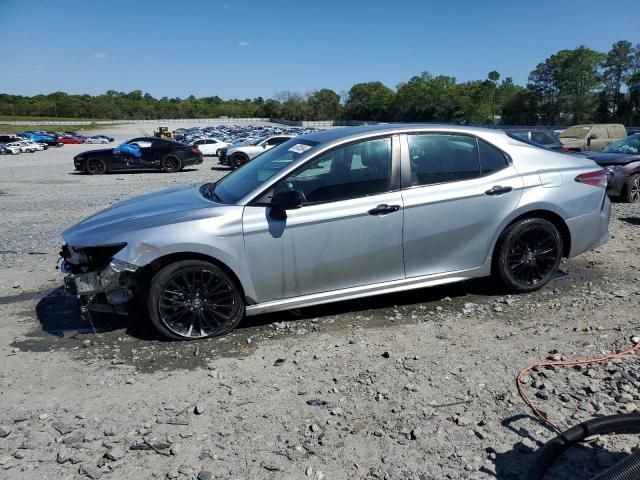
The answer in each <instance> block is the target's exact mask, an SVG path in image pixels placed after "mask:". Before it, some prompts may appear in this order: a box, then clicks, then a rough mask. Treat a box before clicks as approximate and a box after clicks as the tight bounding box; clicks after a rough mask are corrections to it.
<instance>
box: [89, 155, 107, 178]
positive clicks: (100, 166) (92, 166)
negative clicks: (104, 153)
mask: <svg viewBox="0 0 640 480" xmlns="http://www.w3.org/2000/svg"><path fill="white" fill-rule="evenodd" d="M84 169H85V171H86V172H87V173H88V174H89V175H103V174H105V173H107V164H106V163H104V160H102V159H100V158H95V157H91V158H88V159H87V161H86V163H85V167H84Z"/></svg>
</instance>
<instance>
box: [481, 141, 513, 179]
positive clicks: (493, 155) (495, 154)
mask: <svg viewBox="0 0 640 480" xmlns="http://www.w3.org/2000/svg"><path fill="white" fill-rule="evenodd" d="M478 144H479V145H480V169H481V171H482V175H489V174H490V173H493V172H497V171H498V170H502V169H503V168H505V167H506V166H507V165H509V162H508V161H507V157H506V156H505V155H504V153H502V152H501V151H500V150H498V149H497V148H495V147H493V146H491V145H489V144H488V143H487V142H485V141H484V140H480V139H478Z"/></svg>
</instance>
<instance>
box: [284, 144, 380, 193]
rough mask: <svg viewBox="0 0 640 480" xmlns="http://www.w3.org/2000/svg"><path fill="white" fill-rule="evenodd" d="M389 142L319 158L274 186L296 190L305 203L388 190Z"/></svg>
mask: <svg viewBox="0 0 640 480" xmlns="http://www.w3.org/2000/svg"><path fill="white" fill-rule="evenodd" d="M390 182H391V139H390V138H383V139H376V140H368V141H366V142H360V143H356V144H353V145H349V146H346V147H342V148H338V149H336V150H333V151H331V152H329V153H326V154H324V155H321V156H320V157H318V158H317V159H315V160H313V161H312V162H311V163H310V164H308V165H305V166H304V168H303V169H302V170H301V171H298V172H297V173H295V174H294V175H292V176H290V177H288V178H287V179H285V180H284V182H282V183H281V184H280V185H278V186H277V187H276V189H275V190H276V191H279V190H282V189H297V190H299V191H300V192H302V194H303V195H304V199H305V201H304V203H305V204H313V203H323V202H337V201H340V200H347V199H350V198H357V197H365V196H368V195H375V194H378V193H383V192H387V191H389V190H390Z"/></svg>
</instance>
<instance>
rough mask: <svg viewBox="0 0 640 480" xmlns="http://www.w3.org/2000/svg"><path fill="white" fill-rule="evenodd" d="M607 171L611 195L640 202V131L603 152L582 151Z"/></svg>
mask: <svg viewBox="0 0 640 480" xmlns="http://www.w3.org/2000/svg"><path fill="white" fill-rule="evenodd" d="M581 155H582V156H585V157H587V158H590V159H591V160H593V161H594V162H596V163H597V164H598V165H600V166H601V167H602V168H604V170H605V172H607V180H608V187H607V191H608V193H609V195H611V196H614V197H619V198H620V199H621V200H623V201H625V202H629V203H637V202H640V133H636V134H635V135H629V136H628V137H627V138H623V139H622V140H618V141H617V142H615V143H613V144H611V145H609V146H608V147H606V148H605V149H604V150H603V151H602V152H581Z"/></svg>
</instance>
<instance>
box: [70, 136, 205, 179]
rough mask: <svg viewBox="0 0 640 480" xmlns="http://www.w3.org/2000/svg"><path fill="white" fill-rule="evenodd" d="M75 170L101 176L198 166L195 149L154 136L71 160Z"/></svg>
mask: <svg viewBox="0 0 640 480" xmlns="http://www.w3.org/2000/svg"><path fill="white" fill-rule="evenodd" d="M73 163H74V165H75V168H76V170H80V171H83V172H86V173H88V174H90V175H101V174H103V173H107V172H111V171H116V170H162V171H163V172H179V171H180V170H182V169H183V168H184V167H188V166H190V165H200V164H201V163H202V152H201V151H200V150H198V147H193V146H191V145H185V144H184V143H180V142H174V141H172V140H165V139H162V138H155V137H140V138H134V139H132V140H129V141H128V142H126V143H123V144H122V145H119V146H117V147H116V148H105V149H102V150H90V151H88V152H83V153H81V154H79V155H76V156H75V157H74V158H73Z"/></svg>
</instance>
